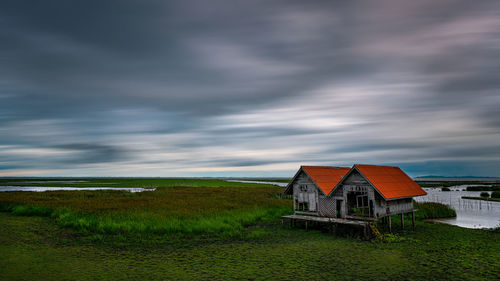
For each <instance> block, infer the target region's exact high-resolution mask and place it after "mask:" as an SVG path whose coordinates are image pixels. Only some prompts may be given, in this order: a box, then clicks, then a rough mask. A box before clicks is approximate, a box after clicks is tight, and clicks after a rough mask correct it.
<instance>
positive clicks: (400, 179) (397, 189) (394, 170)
mask: <svg viewBox="0 0 500 281" xmlns="http://www.w3.org/2000/svg"><path fill="white" fill-rule="evenodd" d="M354 167H355V168H357V169H358V171H360V172H361V174H363V176H365V178H366V179H367V180H368V181H369V182H370V183H371V184H372V185H373V186H374V187H375V188H376V189H377V190H378V191H379V192H380V193H381V194H382V196H384V197H385V199H396V198H402V197H414V196H422V195H426V194H427V192H425V191H424V190H423V189H422V188H421V187H420V185H418V184H417V183H416V182H414V181H413V180H412V179H411V178H410V177H409V176H408V175H407V174H405V172H403V171H402V170H401V169H400V168H398V167H390V166H375V165H358V164H356V165H354Z"/></svg>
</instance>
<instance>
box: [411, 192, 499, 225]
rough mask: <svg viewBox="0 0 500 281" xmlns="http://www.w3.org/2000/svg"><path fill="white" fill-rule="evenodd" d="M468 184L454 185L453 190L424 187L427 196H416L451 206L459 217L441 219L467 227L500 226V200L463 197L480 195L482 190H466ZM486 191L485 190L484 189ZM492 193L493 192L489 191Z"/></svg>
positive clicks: (423, 200)
mask: <svg viewBox="0 0 500 281" xmlns="http://www.w3.org/2000/svg"><path fill="white" fill-rule="evenodd" d="M467 186H471V185H459V186H453V187H451V188H450V189H451V190H452V191H441V189H439V188H424V189H425V191H427V195H426V196H421V197H416V198H415V201H417V202H437V203H442V204H446V205H448V206H451V207H452V208H453V209H455V211H456V212H457V217H456V218H452V219H441V220H439V221H441V222H444V223H448V224H452V225H457V226H461V227H466V228H494V227H498V226H500V202H493V201H482V200H472V199H462V196H472V197H479V196H480V194H481V192H482V191H465V189H466V188H467ZM483 192H484V191H483ZM488 193H490V194H491V192H488Z"/></svg>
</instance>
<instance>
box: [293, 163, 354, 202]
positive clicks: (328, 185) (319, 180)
mask: <svg viewBox="0 0 500 281" xmlns="http://www.w3.org/2000/svg"><path fill="white" fill-rule="evenodd" d="M349 170H350V168H347V167H330V166H301V167H300V169H299V171H298V172H297V173H296V174H295V176H294V178H293V179H292V181H291V182H290V183H289V184H288V186H287V187H286V189H285V191H284V192H283V193H284V194H287V193H288V192H289V191H290V188H291V185H292V183H293V182H294V181H295V178H296V177H297V176H298V175H299V174H300V172H301V171H303V172H305V173H306V174H307V175H308V176H309V178H310V179H311V180H312V181H313V182H314V183H315V184H316V185H317V186H318V188H319V189H320V190H321V191H322V192H323V194H325V195H328V194H329V193H330V191H332V189H333V188H334V187H335V186H336V185H337V183H339V182H340V180H342V177H343V176H345V175H346V174H347V172H349Z"/></svg>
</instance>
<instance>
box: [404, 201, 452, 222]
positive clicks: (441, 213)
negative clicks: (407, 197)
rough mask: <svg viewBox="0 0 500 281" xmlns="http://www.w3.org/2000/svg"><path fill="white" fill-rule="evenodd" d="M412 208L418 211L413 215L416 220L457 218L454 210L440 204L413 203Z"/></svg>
mask: <svg viewBox="0 0 500 281" xmlns="http://www.w3.org/2000/svg"><path fill="white" fill-rule="evenodd" d="M413 207H414V208H415V209H417V210H418V211H417V212H416V214H415V216H416V218H417V219H437V218H450V217H456V216H457V213H456V212H455V210H453V209H452V208H450V207H448V206H447V205H444V204H441V203H433V202H425V203H418V202H413Z"/></svg>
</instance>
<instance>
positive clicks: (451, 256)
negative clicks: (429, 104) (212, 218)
mask: <svg viewBox="0 0 500 281" xmlns="http://www.w3.org/2000/svg"><path fill="white" fill-rule="evenodd" d="M0 224H1V225H2V227H1V228H0V269H1V270H0V279H1V280H95V279H100V280H116V279H121V280H143V279H147V280H164V279H175V280H179V279H181V280H213V279H220V280H225V279H245V280H248V279H259V280H261V279H267V280H292V279H293V280H305V279H307V280H311V279H313V280H318V279H319V280H339V279H340V280H346V279H347V280H352V279H356V280H360V279H361V280H363V279H370V280H409V279H411V280H443V279H447V280H471V279H474V280H495V279H497V277H498V274H499V273H500V272H499V268H500V256H499V253H500V239H499V237H500V236H499V235H498V232H497V233H495V232H493V231H484V230H472V229H462V228H458V227H454V226H449V225H441V224H431V223H426V222H423V221H417V226H416V231H407V232H405V233H396V234H394V235H392V236H391V237H387V238H386V240H390V241H388V242H387V241H386V243H381V242H375V241H373V242H371V241H362V240H359V239H356V238H344V237H336V236H331V235H328V234H326V233H322V232H320V231H316V230H310V231H307V232H306V231H304V230H303V229H290V228H281V227H280V226H279V224H278V223H269V224H264V225H261V226H255V228H256V229H258V230H259V233H260V235H257V236H256V237H255V238H253V239H232V240H220V239H212V238H207V237H200V238H196V237H198V236H196V237H184V238H177V239H169V240H164V239H162V238H161V236H160V238H157V239H156V240H155V239H154V237H155V236H152V237H151V239H152V240H153V242H152V243H150V244H148V243H136V242H135V241H133V240H130V239H126V238H123V237H120V236H119V235H104V237H105V238H103V239H102V240H99V241H96V240H92V239H91V238H92V237H93V236H85V235H83V236H82V235H81V234H79V233H77V232H75V231H73V230H71V229H67V228H60V227H58V226H57V225H55V224H53V223H52V220H51V219H50V218H44V217H24V216H13V215H11V214H9V213H5V212H4V213H0ZM394 229H396V227H394Z"/></svg>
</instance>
